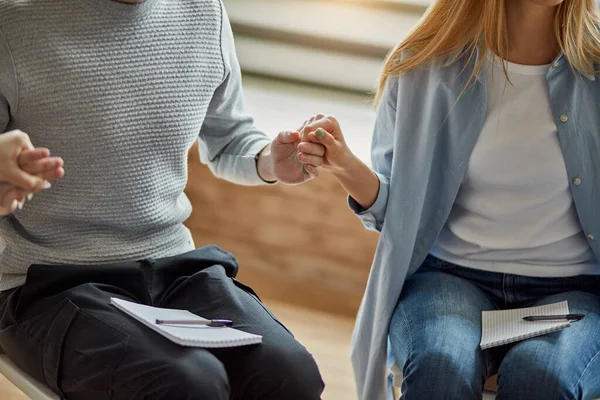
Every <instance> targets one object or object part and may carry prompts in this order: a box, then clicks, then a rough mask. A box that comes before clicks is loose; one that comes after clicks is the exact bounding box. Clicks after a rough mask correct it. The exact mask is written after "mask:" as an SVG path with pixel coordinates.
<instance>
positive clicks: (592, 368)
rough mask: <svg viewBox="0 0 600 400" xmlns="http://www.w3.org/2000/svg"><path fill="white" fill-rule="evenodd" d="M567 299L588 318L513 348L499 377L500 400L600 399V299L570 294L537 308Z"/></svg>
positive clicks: (548, 299)
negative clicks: (540, 399)
mask: <svg viewBox="0 0 600 400" xmlns="http://www.w3.org/2000/svg"><path fill="white" fill-rule="evenodd" d="M564 300H567V301H568V303H569V311H570V312H572V313H577V314H586V317H585V318H584V319H583V320H581V321H578V322H574V323H572V324H571V327H569V328H567V329H564V330H562V331H559V332H553V333H550V334H548V335H544V336H539V337H537V338H532V339H528V340H524V341H522V342H519V343H517V344H515V345H514V346H512V347H511V348H510V350H509V351H508V352H507V353H506V356H505V357H504V360H503V361H502V363H501V365H500V369H499V373H498V391H499V396H498V398H499V399H537V398H544V399H549V400H550V399H566V398H568V399H572V398H573V399H592V398H595V397H598V396H599V395H600V329H598V327H599V326H600V297H599V296H597V295H594V294H591V293H584V292H567V293H562V294H557V295H553V296H549V297H545V298H543V299H541V300H539V301H537V302H535V303H534V304H533V305H534V306H538V305H543V304H550V303H555V302H559V301H564ZM540 395H542V397H539V396H540Z"/></svg>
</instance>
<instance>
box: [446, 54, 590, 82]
mask: <svg viewBox="0 0 600 400" xmlns="http://www.w3.org/2000/svg"><path fill="white" fill-rule="evenodd" d="M462 57H465V60H466V57H468V55H466V54H464V50H461V51H457V52H455V53H453V54H451V55H450V56H449V57H448V58H447V59H446V61H445V63H444V67H449V66H450V65H452V64H454V63H455V62H457V61H458V60H459V59H460V58H462ZM477 58H479V47H477V48H475V57H474V60H477ZM472 62H474V61H473V60H472ZM563 62H566V59H565V56H564V54H563V52H562V51H561V52H560V53H559V54H558V56H557V57H556V58H555V59H554V61H553V62H552V65H560V64H561V63H563ZM594 70H596V65H594ZM581 75H583V76H585V77H586V78H587V79H589V80H591V81H595V80H596V75H595V74H592V75H589V74H584V73H581ZM475 78H476V79H477V80H478V81H481V79H480V78H481V70H480V71H479V72H478V73H477V74H475Z"/></svg>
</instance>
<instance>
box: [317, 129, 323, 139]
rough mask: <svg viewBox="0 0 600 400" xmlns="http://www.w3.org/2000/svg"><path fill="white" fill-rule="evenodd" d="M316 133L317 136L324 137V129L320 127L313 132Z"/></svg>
mask: <svg viewBox="0 0 600 400" xmlns="http://www.w3.org/2000/svg"><path fill="white" fill-rule="evenodd" d="M315 133H316V134H317V136H318V137H320V138H323V137H325V131H324V130H323V129H321V128H319V129H317V131H316V132H315Z"/></svg>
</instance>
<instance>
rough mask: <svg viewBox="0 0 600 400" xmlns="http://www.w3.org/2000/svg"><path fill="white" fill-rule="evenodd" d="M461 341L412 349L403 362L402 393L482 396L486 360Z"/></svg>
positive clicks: (420, 396)
mask: <svg viewBox="0 0 600 400" xmlns="http://www.w3.org/2000/svg"><path fill="white" fill-rule="evenodd" d="M479 352H480V351H479V350H477V349H474V348H473V349H470V351H466V349H464V348H463V346H460V345H459V344H458V343H457V344H455V345H453V346H443V347H441V348H437V349H436V348H431V349H426V350H421V351H419V352H417V353H413V354H412V355H411V356H410V357H409V358H408V360H406V362H405V364H404V365H403V382H402V393H403V394H404V396H405V397H404V398H405V399H406V400H411V399H423V400H424V399H436V400H438V399H448V400H450V399H461V400H462V399H465V400H468V399H480V398H481V396H482V392H483V389H482V387H483V382H484V377H485V363H484V362H483V357H482V356H481V357H479V356H478V353H479Z"/></svg>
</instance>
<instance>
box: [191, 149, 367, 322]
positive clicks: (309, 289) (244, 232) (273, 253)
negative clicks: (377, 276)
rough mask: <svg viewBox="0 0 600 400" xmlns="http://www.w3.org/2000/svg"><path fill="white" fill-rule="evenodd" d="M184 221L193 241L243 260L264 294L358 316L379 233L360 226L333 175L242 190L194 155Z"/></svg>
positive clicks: (243, 271)
mask: <svg viewBox="0 0 600 400" xmlns="http://www.w3.org/2000/svg"><path fill="white" fill-rule="evenodd" d="M189 168H190V176H189V183H188V187H187V189H186V193H187V195H188V196H189V198H190V201H191V202H192V205H193V206H194V212H193V214H192V216H191V217H190V218H189V219H188V221H187V222H186V225H187V226H188V227H189V228H190V230H191V231H192V234H193V235H194V240H195V242H196V246H203V245H207V244H217V245H219V246H221V247H223V248H224V249H226V250H228V251H230V252H232V253H233V254H235V255H236V257H237V258H238V261H239V262H240V267H241V268H240V279H241V280H242V281H244V282H245V283H247V284H249V285H250V286H252V287H253V288H254V289H255V290H256V291H257V292H258V294H259V296H261V297H264V298H267V299H272V300H282V301H286V302H289V303H293V304H297V305H301V306H306V307H311V308H316V309H320V310H324V311H329V312H334V313H338V314H343V315H348V316H354V315H355V314H356V311H357V309H358V306H359V303H360V299H361V297H362V294H363V291H364V287H365V284H366V280H367V276H368V272H369V268H370V265H371V260H372V257H373V254H374V251H375V246H376V243H377V238H378V235H377V234H376V233H373V232H369V231H367V230H366V229H364V228H363V226H362V224H361V223H360V221H359V220H358V219H357V218H356V217H355V216H354V215H353V214H352V213H351V212H350V210H349V209H348V207H347V204H346V196H345V193H344V191H343V189H342V188H341V187H340V186H339V184H338V183H337V181H336V180H335V179H334V178H333V177H332V176H331V175H329V174H326V173H324V174H322V176H321V177H320V178H319V179H317V180H315V181H313V182H310V183H308V184H305V185H301V186H295V187H289V186H284V185H275V186H271V187H264V186H262V187H242V186H236V185H233V184H231V183H228V182H225V181H223V180H219V179H216V178H215V177H214V176H212V174H211V173H210V171H209V170H208V168H207V167H206V166H204V165H202V164H200V162H199V161H198V154H197V151H196V149H193V150H192V152H191V154H190V163H189Z"/></svg>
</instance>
